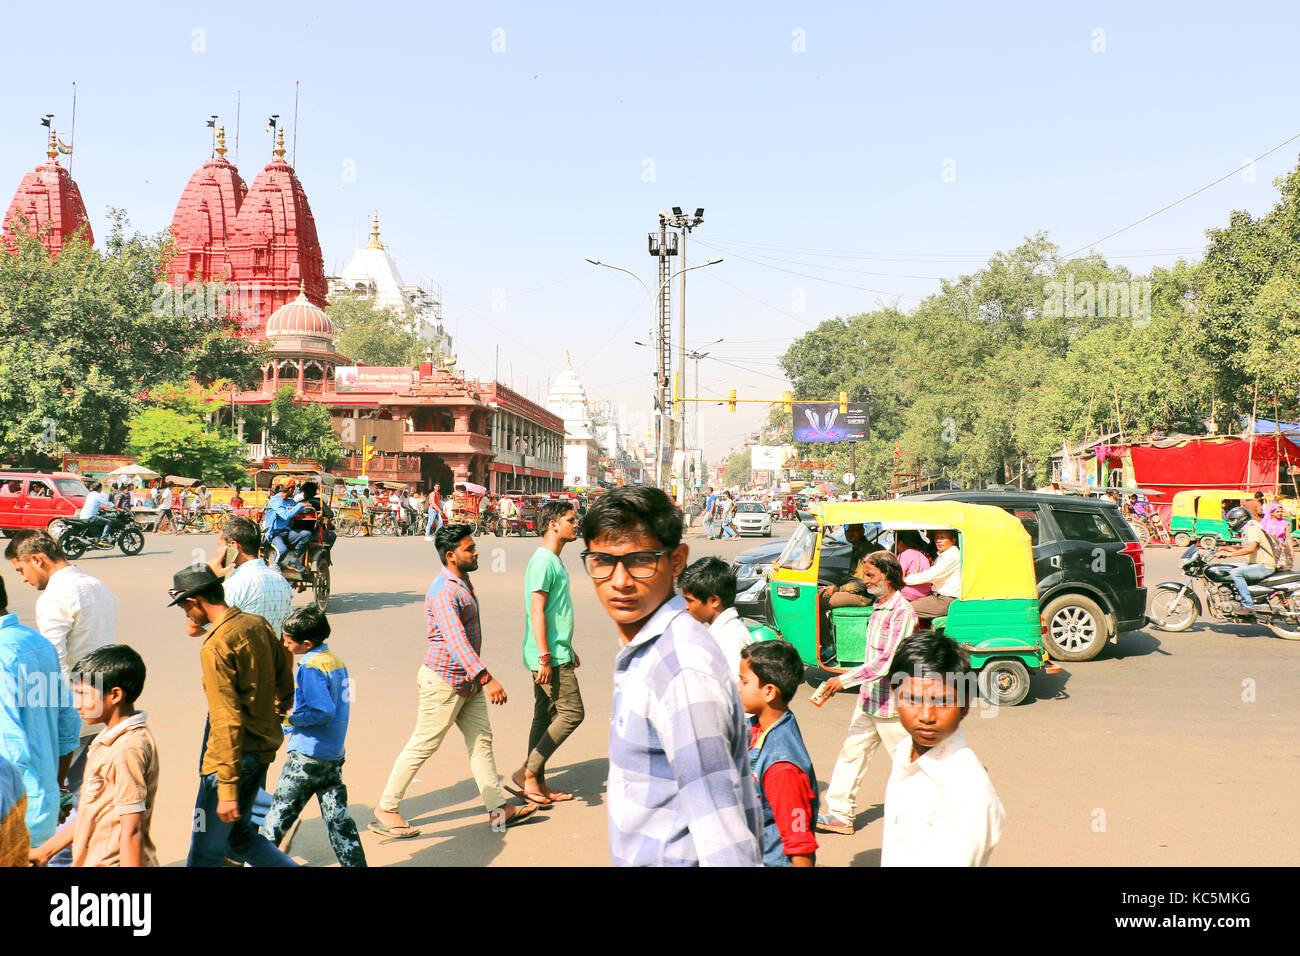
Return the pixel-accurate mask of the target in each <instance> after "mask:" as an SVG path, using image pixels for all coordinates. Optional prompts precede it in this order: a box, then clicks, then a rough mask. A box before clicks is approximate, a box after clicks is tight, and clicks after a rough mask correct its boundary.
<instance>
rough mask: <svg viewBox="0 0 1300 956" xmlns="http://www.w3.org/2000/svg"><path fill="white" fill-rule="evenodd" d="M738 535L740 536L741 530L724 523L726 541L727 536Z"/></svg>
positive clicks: (723, 534)
mask: <svg viewBox="0 0 1300 956" xmlns="http://www.w3.org/2000/svg"><path fill="white" fill-rule="evenodd" d="M738 537H740V532H738V531H737V530H736V529H735V528H733V527H732V526H731V525H730V524H724V525H723V526H722V538H723V540H724V541H725V540H726V539H727V538H738Z"/></svg>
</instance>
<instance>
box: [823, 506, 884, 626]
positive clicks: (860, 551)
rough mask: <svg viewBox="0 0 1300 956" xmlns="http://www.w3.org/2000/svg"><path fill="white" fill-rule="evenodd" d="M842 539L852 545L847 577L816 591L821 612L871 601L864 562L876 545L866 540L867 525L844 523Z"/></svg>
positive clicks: (826, 612)
mask: <svg viewBox="0 0 1300 956" xmlns="http://www.w3.org/2000/svg"><path fill="white" fill-rule="evenodd" d="M844 540H845V541H847V542H848V543H849V544H850V545H851V546H852V550H851V551H850V552H849V577H848V580H846V581H844V582H843V583H841V584H828V585H826V586H825V587H823V588H822V589H821V590H820V591H818V592H817V598H818V603H819V605H820V607H821V610H822V613H823V614H828V613H829V612H830V611H831V609H832V608H837V607H866V606H867V605H868V604H870V603H871V595H870V594H869V593H868V591H867V572H866V564H867V555H868V554H870V553H871V552H872V551H874V550H876V547H875V545H874V544H873V543H872V542H870V541H868V540H867V526H866V525H864V524H849V525H845V526H844Z"/></svg>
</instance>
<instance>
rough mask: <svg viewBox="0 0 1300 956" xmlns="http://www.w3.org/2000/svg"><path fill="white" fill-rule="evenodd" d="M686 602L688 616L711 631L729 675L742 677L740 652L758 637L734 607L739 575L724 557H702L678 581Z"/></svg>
mask: <svg viewBox="0 0 1300 956" xmlns="http://www.w3.org/2000/svg"><path fill="white" fill-rule="evenodd" d="M677 587H678V589H679V590H680V591H681V592H682V597H683V598H684V599H685V600H686V613H687V614H689V615H690V616H691V617H693V618H695V620H697V621H699V622H700V623H701V624H703V625H704V626H705V627H707V628H708V629H709V634H710V635H711V636H712V637H713V639H714V640H715V641H717V642H718V646H719V647H720V648H722V656H723V657H725V658H726V659H727V672H728V673H730V674H734V675H739V674H740V649H741V648H742V647H748V646H749V645H750V644H753V643H754V637H753V635H752V634H750V633H749V628H747V627H745V623H744V621H742V620H741V619H740V615H739V614H738V613H737V612H736V609H735V608H734V607H732V604H734V603H735V600H736V575H735V574H734V573H732V570H731V569H730V568H729V567H727V564H726V562H725V561H723V560H721V559H720V558H700V560H698V561H696V562H694V563H693V564H689V565H687V566H686V569H685V570H684V571H682V573H681V574H680V575H679V576H678V578H677Z"/></svg>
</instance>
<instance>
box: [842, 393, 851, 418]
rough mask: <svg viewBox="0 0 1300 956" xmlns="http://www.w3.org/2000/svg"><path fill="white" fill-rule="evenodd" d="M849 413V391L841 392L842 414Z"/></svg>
mask: <svg viewBox="0 0 1300 956" xmlns="http://www.w3.org/2000/svg"><path fill="white" fill-rule="evenodd" d="M848 413H849V393H848V392H840V414H841V415H847V414H848Z"/></svg>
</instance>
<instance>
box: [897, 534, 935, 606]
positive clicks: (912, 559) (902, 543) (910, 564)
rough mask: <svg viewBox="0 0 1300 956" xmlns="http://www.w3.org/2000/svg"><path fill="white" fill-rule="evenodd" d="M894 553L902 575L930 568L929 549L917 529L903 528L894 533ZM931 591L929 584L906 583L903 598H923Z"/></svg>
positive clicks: (912, 599)
mask: <svg viewBox="0 0 1300 956" xmlns="http://www.w3.org/2000/svg"><path fill="white" fill-rule="evenodd" d="M894 553H895V554H897V555H898V563H899V564H900V565H902V568H903V576H904V577H906V576H907V575H909V574H920V573H921V572H922V571H928V570H929V569H930V565H931V563H932V562H931V560H930V555H931V553H932V552H931V551H930V549H929V548H928V547H926V544H925V542H924V541H923V540H922V539H921V534H920V532H918V531H912V530H904V531H898V532H895V534H894ZM930 591H931V585H930V584H928V583H926V584H908V585H904V587H903V600H905V601H915V600H917V599H918V598H923V597H925V596H926V595H927V594H929V593H930Z"/></svg>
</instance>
